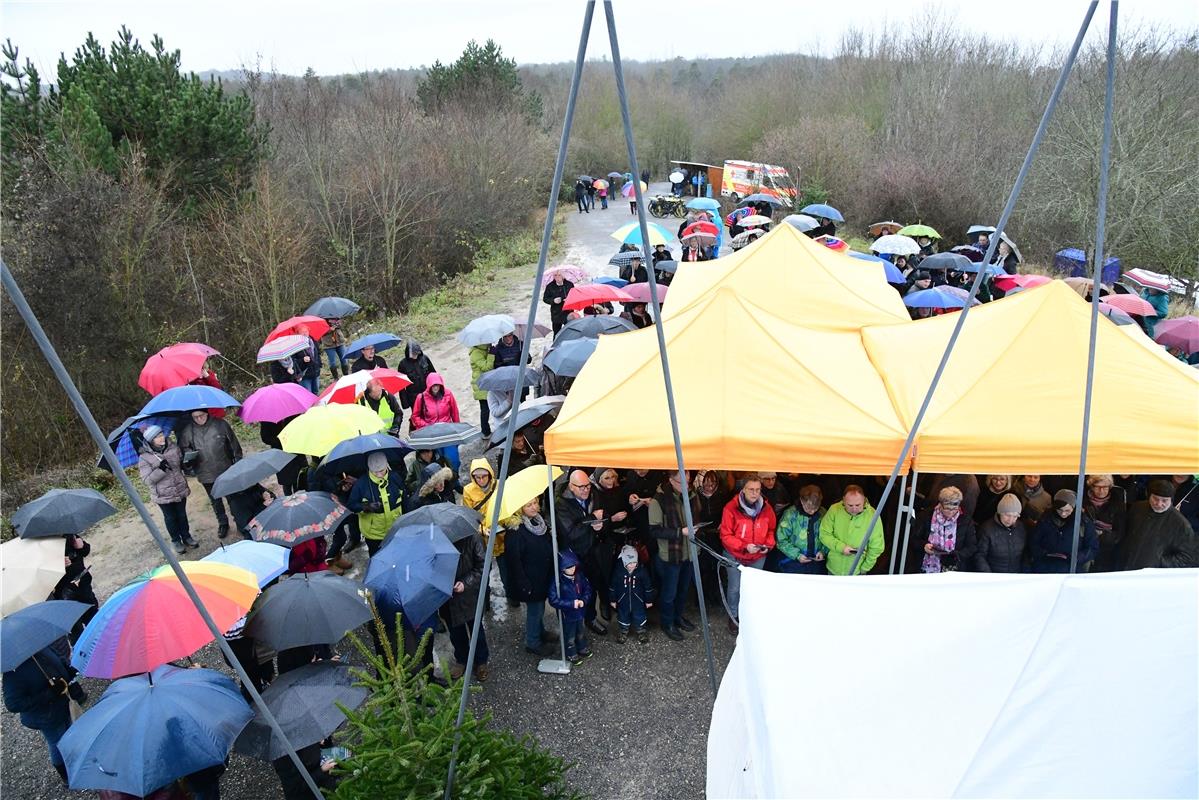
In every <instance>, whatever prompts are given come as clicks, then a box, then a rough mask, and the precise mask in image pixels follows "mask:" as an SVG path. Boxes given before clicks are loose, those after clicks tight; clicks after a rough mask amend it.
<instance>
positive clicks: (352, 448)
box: [320, 433, 408, 475]
mask: <svg viewBox="0 0 1199 800" xmlns="http://www.w3.org/2000/svg"><path fill="white" fill-rule="evenodd" d="M407 452H408V448H406V447H404V444H403V442H401V441H400V440H399V439H397V438H395V437H394V436H388V435H387V434H385V433H368V434H366V435H365V436H355V437H354V438H353V439H346V440H345V441H344V442H342V443H341V444H339V445H337V447H334V448H333V449H332V450H330V451H329V455H327V456H325V461H324V463H323V464H321V466H320V469H321V470H322V471H323V472H325V473H326V474H332V475H340V474H341V473H343V472H344V473H345V474H347V475H365V474H366V472H367V469H366V459H367V457H368V456H369V455H370V454H371V453H382V454H383V455H384V456H386V458H387V463H388V464H390V465H391V466H392V468H393V469H398V468H399V467H401V466H402V465H403V463H404V455H405V454H406V453H407Z"/></svg>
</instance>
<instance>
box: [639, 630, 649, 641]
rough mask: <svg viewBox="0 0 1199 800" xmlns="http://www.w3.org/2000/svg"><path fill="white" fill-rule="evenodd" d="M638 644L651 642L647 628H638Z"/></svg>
mask: <svg viewBox="0 0 1199 800" xmlns="http://www.w3.org/2000/svg"><path fill="white" fill-rule="evenodd" d="M637 644H649V631H647V630H646V629H645V628H638V629H637Z"/></svg>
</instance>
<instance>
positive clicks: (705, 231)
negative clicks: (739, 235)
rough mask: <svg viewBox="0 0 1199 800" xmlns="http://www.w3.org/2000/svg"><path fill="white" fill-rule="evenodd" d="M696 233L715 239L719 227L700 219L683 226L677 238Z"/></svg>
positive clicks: (695, 234)
mask: <svg viewBox="0 0 1199 800" xmlns="http://www.w3.org/2000/svg"><path fill="white" fill-rule="evenodd" d="M747 219H750V218H749V217H747ZM760 219H766V218H765V217H760ZM766 221H767V222H769V221H770V220H766ZM697 235H703V236H711V237H712V238H713V239H715V238H716V237H717V236H719V235H720V228H718V227H717V226H716V224H715V223H713V222H709V221H707V220H701V221H699V222H693V223H691V224H690V225H688V226H687V227H686V228H683V232H682V233H680V234H679V238H680V239H686V238H687V237H689V236H697Z"/></svg>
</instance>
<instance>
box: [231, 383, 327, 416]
mask: <svg viewBox="0 0 1199 800" xmlns="http://www.w3.org/2000/svg"><path fill="white" fill-rule="evenodd" d="M314 405H316V395H314V394H313V393H312V392H310V391H308V390H307V389H305V388H304V387H303V386H301V385H300V384H298V383H272V384H269V385H267V386H263V387H262V388H261V389H258V390H257V391H255V392H254V393H253V394H251V395H250V396H249V397H247V398H246V402H244V403H242V404H241V411H240V412H239V414H238V416H240V417H241V421H242V422H278V421H279V420H282V419H287V418H288V417H294V416H297V415H299V414H303V413H304V412H305V411H307V410H308V409H310V408H312V407H313V406H314Z"/></svg>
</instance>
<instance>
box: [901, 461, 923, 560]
mask: <svg viewBox="0 0 1199 800" xmlns="http://www.w3.org/2000/svg"><path fill="white" fill-rule="evenodd" d="M919 477H920V470H918V469H916V468H915V467H913V468H912V494H911V496H910V497H909V498H908V504H907V505H906V506H904V510H905V511H907V512H908V513H907V516H906V517H905V518H904V522H903V544H902V545H901V547H900V549H901V552H900V554H899V574H900V575H902V574H904V569H905V568H906V567H907V565H908V538H909V537H910V536H911V534H912V517H914V516H915V515H916V480H917V479H918V478H919ZM900 497H902V495H900ZM901 505H902V504H901ZM895 539H896V541H898V540H899V537H898V536H896V537H895Z"/></svg>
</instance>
